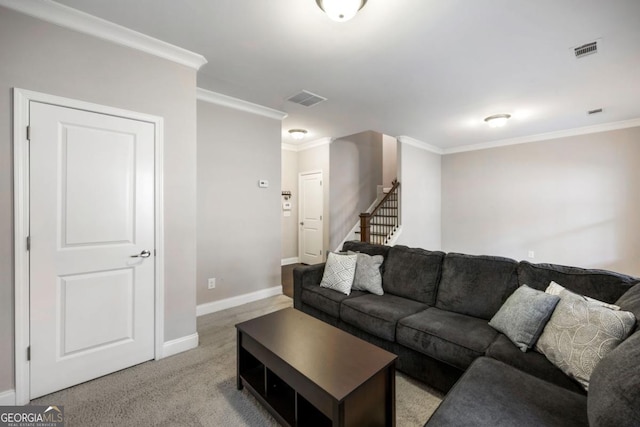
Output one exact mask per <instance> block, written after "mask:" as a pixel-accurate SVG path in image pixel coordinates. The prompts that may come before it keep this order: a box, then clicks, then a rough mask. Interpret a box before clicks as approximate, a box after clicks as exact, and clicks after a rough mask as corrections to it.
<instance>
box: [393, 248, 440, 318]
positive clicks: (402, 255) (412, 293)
mask: <svg viewBox="0 0 640 427" xmlns="http://www.w3.org/2000/svg"><path fill="white" fill-rule="evenodd" d="M443 258H444V252H437V251H435V252H432V251H427V250H425V249H417V248H416V249H414V248H408V247H406V246H393V247H391V248H390V249H389V254H388V256H387V259H386V260H385V262H384V273H383V276H382V288H383V289H384V291H385V292H388V293H390V294H393V295H396V296H400V297H404V298H408V299H412V300H415V301H419V302H422V303H425V304H429V305H433V304H434V302H435V297H436V290H437V288H438V282H439V280H440V272H441V271H442V259H443Z"/></svg>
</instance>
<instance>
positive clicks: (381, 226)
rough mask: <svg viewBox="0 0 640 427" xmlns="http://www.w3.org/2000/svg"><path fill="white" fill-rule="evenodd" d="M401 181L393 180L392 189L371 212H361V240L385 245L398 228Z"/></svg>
mask: <svg viewBox="0 0 640 427" xmlns="http://www.w3.org/2000/svg"><path fill="white" fill-rule="evenodd" d="M399 188H400V183H399V182H398V181H397V180H394V181H393V186H392V187H391V190H389V192H388V193H387V194H386V195H385V196H384V197H383V199H382V200H380V203H378V204H377V205H376V207H375V208H373V210H372V211H371V212H363V213H361V214H360V241H361V242H367V243H375V244H378V245H384V244H385V243H387V242H388V240H389V238H390V237H391V235H392V234H393V233H394V231H395V230H396V229H397V228H398V207H399V206H398V205H399V203H398V199H399V198H398V194H399V191H398V189H399Z"/></svg>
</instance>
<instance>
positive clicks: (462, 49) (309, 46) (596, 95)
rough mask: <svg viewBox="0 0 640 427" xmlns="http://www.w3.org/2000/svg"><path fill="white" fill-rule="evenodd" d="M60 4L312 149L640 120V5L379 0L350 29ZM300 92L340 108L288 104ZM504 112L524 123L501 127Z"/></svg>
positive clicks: (135, 6)
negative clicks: (130, 37)
mask: <svg viewBox="0 0 640 427" xmlns="http://www.w3.org/2000/svg"><path fill="white" fill-rule="evenodd" d="M58 2H59V3H62V4H65V5H67V6H71V7H73V8H76V9H79V10H82V11H84V12H87V13H90V14H92V15H95V16H98V17H101V18H104V19H106V20H109V21H112V22H115V23H117V24H120V25H123V26H125V27H128V28H131V29H134V30H136V31H139V32H142V33H145V34H148V35H150V36H153V37H156V38H158V39H161V40H164V41H166V42H169V43H172V44H175V45H177V46H180V47H183V48H185V49H188V50H191V51H194V52H197V53H200V54H202V55H204V56H205V57H206V58H207V60H208V61H209V62H208V64H206V65H205V66H204V67H202V68H201V69H200V71H199V74H198V86H199V87H202V88H205V89H209V90H212V91H215V92H219V93H223V94H225V95H230V96H233V97H236V98H240V99H244V100H247V101H251V102H254V103H257V104H261V105H264V106H267V107H271V108H275V109H278V110H281V111H285V112H287V113H289V116H288V117H287V118H286V119H285V120H284V122H283V135H284V134H286V130H287V129H290V128H303V129H307V130H308V131H309V134H308V136H307V140H313V139H318V138H322V137H328V136H331V137H341V136H345V135H349V134H353V133H357V132H360V131H365V130H374V131H378V132H382V133H385V134H388V135H393V136H399V135H407V136H410V137H413V138H415V139H418V140H420V141H423V142H426V143H429V144H431V145H434V146H437V147H440V148H443V149H451V148H454V147H459V146H464V145H470V144H478V143H485V142H491V141H497V140H503V139H510V138H518V137H523V136H529V135H538V134H541V133H547V132H555V131H560V130H565V129H573V128H579V127H584V126H592V125H598V124H602V123H610V122H617V121H623V120H628V119H636V118H639V117H640V1H639V0H607V1H602V0H537V1H523V0H519V1H514V0H369V1H368V3H367V5H366V6H365V7H364V8H363V9H362V10H361V11H360V13H359V14H358V15H357V16H356V17H355V18H354V19H353V20H352V21H349V22H346V23H336V22H333V21H331V20H329V19H328V18H327V17H326V15H324V13H323V12H322V11H321V10H320V9H319V8H318V7H317V5H316V2H315V0H277V1H265V0H183V1H175V0H109V1H104V0H58ZM595 39H601V42H600V52H599V53H598V54H596V55H591V56H588V57H585V58H583V59H580V60H576V59H575V58H574V55H573V47H575V46H578V45H581V44H584V43H586V42H590V41H593V40H595ZM302 89H306V90H309V91H311V92H314V93H317V94H319V95H322V96H324V97H326V98H328V101H326V102H324V103H321V104H318V105H317V106H314V107H310V108H307V107H302V106H299V105H295V104H292V103H290V102H288V101H286V98H288V97H289V96H291V95H293V94H295V93H297V92H299V91H300V90H302ZM595 108H603V109H604V112H603V113H601V114H597V115H593V116H588V115H587V113H586V112H587V110H591V109H595ZM496 113H509V114H512V115H513V117H512V119H511V120H510V121H509V123H508V124H507V126H505V127H504V128H497V129H494V128H489V127H488V126H487V125H486V124H485V123H484V122H483V119H484V117H486V116H488V115H491V114H496ZM283 141H284V142H292V141H291V140H289V138H288V136H284V137H283Z"/></svg>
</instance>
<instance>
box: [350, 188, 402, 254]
mask: <svg viewBox="0 0 640 427" xmlns="http://www.w3.org/2000/svg"><path fill="white" fill-rule="evenodd" d="M398 187H400V183H399V182H398V180H394V181H393V186H392V187H391V190H389V192H388V193H387V194H386V195H385V196H384V197H383V198H382V200H380V203H378V204H377V205H376V207H375V208H373V210H372V211H371V212H363V213H361V214H360V241H362V242H371V236H372V233H371V219H372V218H375V217H379V216H380V215H379V214H378V211H379V210H381V209H384V208H387V209H389V206H388V203H389V202H390V201H391V200H390V198H391V196H392V195H396V199H395V201H396V206H395V207H394V209H397V208H398V206H397V200H398V197H397V193H398ZM378 225H382V226H387V227H397V225H398V221H397V215H396V217H395V218H394V221H384V222H383V223H382V224H378Z"/></svg>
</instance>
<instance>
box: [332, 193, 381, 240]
mask: <svg viewBox="0 0 640 427" xmlns="http://www.w3.org/2000/svg"><path fill="white" fill-rule="evenodd" d="M378 187H381V185H379V186H378ZM379 201H380V200H379V199H378V198H377V197H376V199H375V200H374V201H373V203H371V205H370V206H369V207H368V208H367V210H366V211H365V212H371V211H372V210H373V208H375V207H376V205H377V204H378V202H379ZM359 228H360V219H358V221H357V222H356V225H354V226H353V228H351V230H350V231H349V234H347V235H346V236H344V239H342V242H340V244H339V245H338V246H337V247H336V248H335V249H334V252H340V251H341V250H342V247H343V246H344V244H345V243H346V242H347V241H349V240H357V237H356V231H358V229H359Z"/></svg>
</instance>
